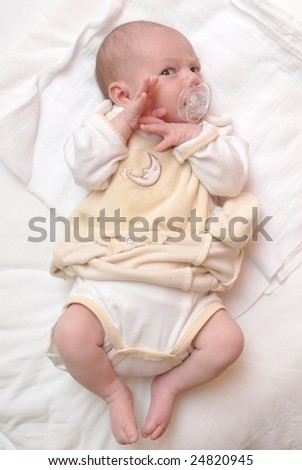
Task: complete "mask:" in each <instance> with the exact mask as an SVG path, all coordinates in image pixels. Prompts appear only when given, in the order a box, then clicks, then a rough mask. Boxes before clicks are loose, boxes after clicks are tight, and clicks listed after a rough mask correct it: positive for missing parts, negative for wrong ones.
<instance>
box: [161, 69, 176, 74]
mask: <svg viewBox="0 0 302 470" xmlns="http://www.w3.org/2000/svg"><path fill="white" fill-rule="evenodd" d="M174 73H175V70H174V69H164V70H163V71H162V72H161V73H160V74H161V75H173V74H174Z"/></svg>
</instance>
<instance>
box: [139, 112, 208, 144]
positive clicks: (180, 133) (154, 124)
mask: <svg viewBox="0 0 302 470" xmlns="http://www.w3.org/2000/svg"><path fill="white" fill-rule="evenodd" d="M140 128H141V129H142V130H143V131H146V132H151V133H153V134H158V135H160V136H161V137H162V138H163V140H162V141H161V142H160V143H159V144H158V145H157V146H156V147H155V150H157V151H158V152H164V151H165V150H167V149H168V148H170V147H175V146H176V145H180V144H183V143H184V142H186V141H187V140H190V139H193V138H194V137H197V136H198V135H199V134H200V132H201V128H200V126H198V125H197V124H189V123H177V122H165V121H163V120H162V119H159V117H156V116H142V117H141V119H140Z"/></svg>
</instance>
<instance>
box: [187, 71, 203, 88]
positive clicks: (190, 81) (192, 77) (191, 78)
mask: <svg viewBox="0 0 302 470" xmlns="http://www.w3.org/2000/svg"><path fill="white" fill-rule="evenodd" d="M201 82H202V79H201V77H200V76H199V75H198V74H197V73H196V72H193V71H192V70H191V69H187V70H185V71H184V86H186V85H199V84H200V83H201Z"/></svg>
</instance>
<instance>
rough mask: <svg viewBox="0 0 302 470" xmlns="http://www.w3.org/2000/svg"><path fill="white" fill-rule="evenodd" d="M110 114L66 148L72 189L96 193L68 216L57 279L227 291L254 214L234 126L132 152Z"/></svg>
mask: <svg viewBox="0 0 302 470" xmlns="http://www.w3.org/2000/svg"><path fill="white" fill-rule="evenodd" d="M110 110H111V108H110V107H109V109H108V102H106V104H105V105H103V107H102V108H101V110H98V112H97V113H96V114H95V115H94V116H92V118H91V119H90V120H89V121H88V122H87V123H86V125H85V127H84V128H82V129H80V130H79V131H78V132H77V133H76V134H75V135H74V136H73V139H72V141H71V142H69V143H68V144H67V147H66V155H67V161H68V164H69V166H70V167H71V169H72V171H73V173H74V176H75V180H76V182H78V183H79V184H81V185H82V186H84V187H86V188H87V189H89V190H90V192H89V193H88V195H87V197H86V198H85V199H84V201H83V202H82V203H80V204H79V206H78V207H77V208H76V209H75V211H74V212H73V214H72V215H71V217H70V228H71V230H70V237H67V239H65V240H64V241H61V242H58V243H57V244H56V246H55V250H54V259H53V265H52V273H53V274H54V275H56V276H62V277H71V278H72V277H76V276H80V277H83V278H89V279H94V280H97V279H98V280H118V281H122V280H127V281H135V282H147V283H152V284H159V285H163V286H169V287H175V288H180V289H183V290H195V291H202V292H208V291H223V290H225V289H228V288H229V287H231V286H232V285H233V283H234V281H235V280H236V278H237V276H238V273H239V270H240V265H241V261H242V255H243V250H242V249H243V247H244V245H245V244H246V243H247V242H248V240H249V239H250V237H251V233H252V228H253V217H254V215H255V209H254V208H257V207H258V200H257V198H255V197H254V196H253V195H251V194H248V193H244V192H240V190H241V188H242V186H243V184H244V182H245V180H246V176H247V168H248V164H247V156H246V155H247V147H246V145H245V144H244V143H242V141H240V140H239V139H237V138H236V137H234V136H232V135H231V134H230V126H229V122H227V123H226V124H225V125H222V126H220V127H219V126H217V125H214V124H211V123H208V122H205V123H203V126H202V128H201V133H200V135H199V136H198V137H197V138H195V139H192V140H191V141H189V142H186V143H184V144H182V145H180V146H178V147H176V148H174V149H171V150H167V151H165V152H156V151H155V149H154V147H155V146H156V144H157V142H158V140H157V139H156V138H155V137H154V136H150V135H146V134H144V133H141V132H135V133H133V135H132V136H131V138H130V139H129V141H128V143H127V145H126V144H125V142H123V139H122V138H121V137H120V136H119V135H118V134H117V132H116V131H115V129H114V128H113V127H112V126H111V125H110V120H109V119H110V116H111V115H112V111H111V115H110V113H109V115H108V114H107V113H108V111H110ZM105 114H107V117H105V116H104V115H105ZM108 117H109V119H108ZM226 168H227V169H228V174H226ZM229 180H231V183H230V181H229ZM232 181H235V182H236V183H235V184H232ZM210 193H211V194H210ZM238 193H239V194H238ZM212 195H213V196H215V197H216V196H219V197H220V198H223V199H222V203H221V204H217V200H216V199H215V197H212ZM227 196H231V197H228V198H227V199H226V197H227ZM65 238H66V237H65Z"/></svg>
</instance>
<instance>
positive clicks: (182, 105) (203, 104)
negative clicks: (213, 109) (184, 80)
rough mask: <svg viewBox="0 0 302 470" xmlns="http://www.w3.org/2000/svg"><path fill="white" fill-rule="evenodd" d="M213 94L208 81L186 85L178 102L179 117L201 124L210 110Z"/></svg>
mask: <svg viewBox="0 0 302 470" xmlns="http://www.w3.org/2000/svg"><path fill="white" fill-rule="evenodd" d="M211 96H212V94H211V88H210V87H209V85H207V84H206V83H201V84H200V85H192V84H189V85H187V86H185V88H184V89H183V90H182V92H181V94H180V95H179V98H178V102H177V112H178V115H179V117H180V118H181V119H182V120H183V121H186V122H190V123H191V124H199V123H200V122H201V121H202V119H203V118H204V117H205V115H206V114H207V112H208V109H209V107H210V104H211Z"/></svg>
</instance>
